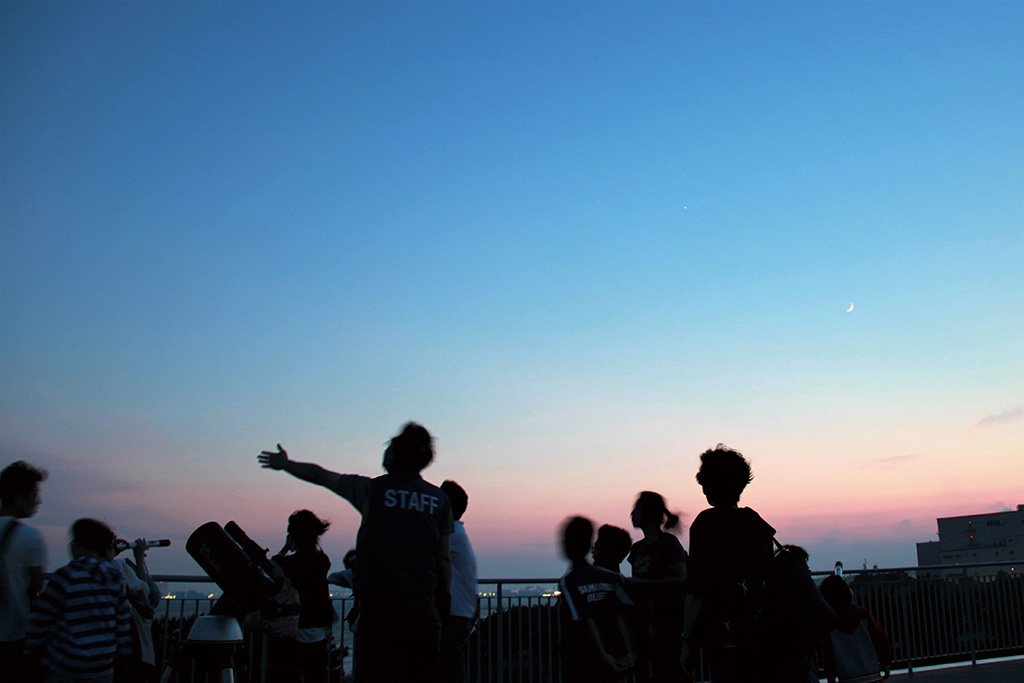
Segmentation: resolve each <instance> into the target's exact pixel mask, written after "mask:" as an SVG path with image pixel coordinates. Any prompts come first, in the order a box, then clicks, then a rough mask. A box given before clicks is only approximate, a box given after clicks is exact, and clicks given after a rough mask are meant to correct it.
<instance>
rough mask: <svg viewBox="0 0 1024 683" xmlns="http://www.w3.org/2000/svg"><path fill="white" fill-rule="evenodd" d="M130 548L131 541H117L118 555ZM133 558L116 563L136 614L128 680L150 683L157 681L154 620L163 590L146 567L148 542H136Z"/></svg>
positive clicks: (130, 604)
mask: <svg viewBox="0 0 1024 683" xmlns="http://www.w3.org/2000/svg"><path fill="white" fill-rule="evenodd" d="M128 546H129V544H128V542H127V541H124V540H122V539H118V540H117V541H116V542H115V548H116V551H117V553H118V554H120V553H121V552H123V551H125V550H127V549H128ZM132 556H133V557H134V560H129V559H128V558H120V559H116V560H114V564H115V565H116V566H117V568H118V569H120V570H121V573H122V574H123V575H124V579H125V586H126V588H127V594H128V606H129V607H130V608H131V614H132V656H131V660H130V663H129V669H128V671H129V673H128V680H130V681H132V683H150V682H151V681H155V680H156V679H157V671H156V651H155V649H154V648H153V617H154V616H155V615H156V608H157V607H159V605H160V587H159V586H157V585H156V581H154V580H153V578H152V577H151V576H150V575H149V567H148V566H147V565H146V539H144V538H139V539H136V541H135V544H134V547H133V548H132Z"/></svg>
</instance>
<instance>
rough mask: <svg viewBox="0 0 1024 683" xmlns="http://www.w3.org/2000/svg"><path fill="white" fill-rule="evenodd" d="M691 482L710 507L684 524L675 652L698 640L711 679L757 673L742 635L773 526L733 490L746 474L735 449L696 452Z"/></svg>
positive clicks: (739, 681) (720, 682)
mask: <svg viewBox="0 0 1024 683" xmlns="http://www.w3.org/2000/svg"><path fill="white" fill-rule="evenodd" d="M700 460H701V465H700V470H699V471H698V472H697V483H698V484H700V485H701V488H702V489H703V490H704V496H705V497H706V498H707V500H708V503H709V504H710V505H711V506H712V507H711V508H710V509H708V510H704V511H703V512H701V513H700V514H699V515H697V517H696V518H695V519H694V520H693V523H692V524H691V525H690V562H689V583H688V588H687V598H686V618H685V627H684V629H683V657H684V658H685V657H686V656H687V655H688V653H689V650H690V648H691V641H696V642H694V643H693V645H701V646H703V648H704V653H705V655H706V658H707V660H708V662H709V664H710V666H711V680H712V681H714V683H732V682H734V681H735V682H736V683H749V682H750V681H759V680H762V679H763V678H764V669H763V667H764V665H765V663H764V662H763V661H755V657H754V656H753V651H754V650H753V649H752V647H753V645H752V644H751V643H750V641H749V637H748V636H749V635H750V633H751V627H752V623H753V619H754V613H755V612H756V610H757V608H758V606H759V605H760V601H761V598H762V595H763V592H764V580H765V574H766V572H767V569H768V563H769V562H770V561H771V559H772V552H773V548H774V545H773V541H772V539H773V538H774V536H775V529H773V528H772V527H771V526H770V525H769V524H768V523H767V522H765V521H764V520H763V519H761V516H760V515H758V514H757V513H756V512H754V511H753V510H751V509H750V508H741V507H739V499H740V494H741V493H742V492H743V489H745V488H746V486H747V484H748V483H750V481H751V479H753V476H752V475H751V472H750V465H749V463H747V461H746V459H745V458H744V457H743V455H742V454H741V453H738V452H736V451H734V450H732V449H730V448H726V447H725V446H723V445H722V444H719V445H718V447H717V448H713V449H710V450H707V451H705V452H704V453H702V454H701V456H700Z"/></svg>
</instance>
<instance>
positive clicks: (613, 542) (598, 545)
mask: <svg viewBox="0 0 1024 683" xmlns="http://www.w3.org/2000/svg"><path fill="white" fill-rule="evenodd" d="M632 547H633V539H632V538H630V537H629V532H628V531H626V530H625V529H623V528H620V527H617V526H612V525H611V524H602V525H601V527H600V528H599V529H598V530H597V540H596V541H594V566H595V567H601V568H602V569H607V570H608V571H612V572H616V573H619V572H620V568H619V567H620V565H621V564H622V562H623V560H625V559H626V556H627V555H629V551H630V549H631V548H632Z"/></svg>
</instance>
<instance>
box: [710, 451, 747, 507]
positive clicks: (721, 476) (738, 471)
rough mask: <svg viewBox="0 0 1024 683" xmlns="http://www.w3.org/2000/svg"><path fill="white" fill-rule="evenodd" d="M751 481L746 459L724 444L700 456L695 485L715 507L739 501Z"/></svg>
mask: <svg viewBox="0 0 1024 683" xmlns="http://www.w3.org/2000/svg"><path fill="white" fill-rule="evenodd" d="M753 479H754V475H753V474H752V473H751V472H750V463H749V462H747V459H746V458H744V457H743V454H742V453H740V452H739V451H736V450H733V449H731V448H729V447H728V446H726V445H725V444H718V445H717V446H715V447H714V448H709V449H708V450H706V451H704V452H703V453H701V454H700V469H699V470H698V471H697V483H698V484H700V485H701V488H703V489H704V493H705V495H707V496H708V498H711V499H713V500H714V501H715V504H717V505H730V504H733V503H736V502H737V501H739V499H740V494H742V493H743V489H745V488H747V484H749V483H750V482H751V481H753Z"/></svg>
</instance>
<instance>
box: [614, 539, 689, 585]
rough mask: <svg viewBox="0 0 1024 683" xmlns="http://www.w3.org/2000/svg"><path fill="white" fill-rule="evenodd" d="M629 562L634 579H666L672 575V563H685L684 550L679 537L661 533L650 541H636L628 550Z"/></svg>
mask: <svg viewBox="0 0 1024 683" xmlns="http://www.w3.org/2000/svg"><path fill="white" fill-rule="evenodd" d="M628 560H629V564H630V565H631V566H632V567H633V569H632V575H633V578H636V579H667V578H669V577H671V576H673V573H672V565H674V564H678V563H680V562H682V563H684V564H685V563H686V551H685V550H683V546H682V544H681V543H680V542H679V539H678V538H676V537H675V536H673V535H672V534H669V533H663V534H661V535H660V536H658V537H657V538H656V539H654V541H653V542H652V543H648V542H647V541H645V540H640V541H637V542H636V543H634V544H633V547H632V548H631V549H630V551H629V558H628Z"/></svg>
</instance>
